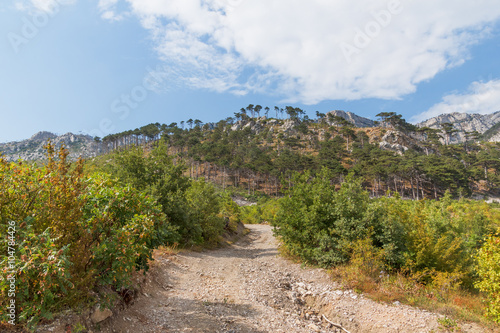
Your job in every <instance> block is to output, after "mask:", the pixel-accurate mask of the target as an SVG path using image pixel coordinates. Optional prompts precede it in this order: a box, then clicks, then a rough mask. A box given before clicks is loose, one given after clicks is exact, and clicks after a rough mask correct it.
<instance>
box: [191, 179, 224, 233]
mask: <svg viewBox="0 0 500 333" xmlns="http://www.w3.org/2000/svg"><path fill="white" fill-rule="evenodd" d="M186 200H187V204H188V212H189V221H190V226H191V228H193V229H194V230H195V232H193V234H194V235H196V236H195V237H194V238H193V239H194V240H195V241H196V242H198V243H203V242H208V243H214V242H217V241H218V240H219V236H220V235H221V234H222V232H223V231H224V227H225V221H224V218H223V217H222V216H220V212H221V209H222V200H221V197H220V196H219V195H218V194H217V193H216V192H215V188H214V187H213V186H212V185H211V184H207V183H206V182H205V181H204V180H193V181H191V186H190V187H189V188H188V189H187V191H186Z"/></svg>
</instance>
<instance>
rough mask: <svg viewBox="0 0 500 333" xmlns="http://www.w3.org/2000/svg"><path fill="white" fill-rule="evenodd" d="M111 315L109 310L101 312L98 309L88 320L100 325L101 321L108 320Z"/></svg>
mask: <svg viewBox="0 0 500 333" xmlns="http://www.w3.org/2000/svg"><path fill="white" fill-rule="evenodd" d="M112 315H113V312H111V310H110V309H104V310H101V309H100V308H97V309H96V310H95V311H94V313H93V314H92V316H90V320H92V322H93V323H94V324H97V323H100V322H101V321H104V320H106V319H108V318H109V317H111V316H112Z"/></svg>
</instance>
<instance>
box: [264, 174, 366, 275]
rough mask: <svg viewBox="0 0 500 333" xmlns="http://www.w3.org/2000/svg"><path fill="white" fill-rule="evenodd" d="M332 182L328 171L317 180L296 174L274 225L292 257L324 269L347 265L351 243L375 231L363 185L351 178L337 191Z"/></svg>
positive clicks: (281, 202)
mask: <svg viewBox="0 0 500 333" xmlns="http://www.w3.org/2000/svg"><path fill="white" fill-rule="evenodd" d="M330 179H331V177H330V175H329V172H328V171H327V170H326V169H324V170H323V171H322V172H321V174H320V176H319V177H316V178H310V174H309V173H307V172H306V173H305V174H302V175H299V174H296V175H295V176H294V178H293V180H292V183H293V187H292V188H291V189H290V190H289V191H288V193H287V194H286V196H285V197H284V198H283V199H281V200H280V210H279V212H278V214H277V216H276V219H275V222H274V226H275V227H276V228H275V233H276V235H278V236H280V238H281V240H282V242H283V244H284V246H285V247H286V248H287V250H288V251H289V252H290V253H291V254H292V255H295V256H298V257H301V258H303V259H304V260H306V261H307V262H311V263H317V264H320V265H322V266H329V265H337V264H341V263H345V262H347V261H348V260H349V258H350V256H351V250H350V249H351V248H352V247H351V243H352V242H354V241H357V240H359V239H364V238H366V237H367V236H369V235H370V234H371V231H372V229H373V225H372V221H371V220H370V219H368V218H367V215H366V212H367V208H368V204H369V196H368V193H367V192H366V191H364V190H363V189H362V188H361V181H360V180H356V179H354V178H353V177H352V176H349V177H348V178H347V179H346V182H344V183H343V184H342V187H341V189H340V190H339V191H335V188H334V186H331V185H330Z"/></svg>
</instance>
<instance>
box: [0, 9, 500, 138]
mask: <svg viewBox="0 0 500 333" xmlns="http://www.w3.org/2000/svg"><path fill="white" fill-rule="evenodd" d="M499 21H500V6H499V5H498V0H477V1H470V0H467V1H466V0H432V1H431V0H420V1H417V0H401V1H399V0H357V1H348V0H307V1H306V0H4V1H2V2H1V3H0V112H1V115H2V118H1V119H2V120H1V122H0V142H5V141H12V140H20V139H24V138H28V137H30V136H31V135H32V134H34V133H35V132H37V131H41V130H48V131H52V132H56V133H59V134H63V133H65V132H69V131H71V132H74V133H79V132H82V133H89V134H91V135H97V136H101V137H102V136H104V135H107V134H110V133H115V132H119V131H123V130H127V129H131V128H136V127H139V126H142V125H145V124H148V123H151V122H160V123H171V122H180V121H181V120H186V119H189V118H193V119H196V118H198V119H201V120H202V121H204V122H209V121H218V120H220V119H223V118H226V117H229V116H232V115H233V113H234V112H237V111H238V110H239V109H240V108H241V107H245V106H247V105H248V104H250V103H251V104H260V105H262V106H269V107H270V108H271V109H274V106H280V107H284V106H286V105H293V106H297V107H301V108H302V109H304V110H306V111H308V114H309V115H310V116H311V117H312V116H314V114H315V111H320V112H327V111H330V110H335V109H340V110H346V111H352V112H354V113H356V114H358V115H361V116H364V117H368V118H372V119H375V118H376V117H375V115H376V114H378V113H379V112H382V111H385V112H397V113H400V114H402V115H403V117H404V118H405V119H407V120H409V121H412V122H417V121H420V120H424V119H426V118H429V117H432V116H436V115H439V114H442V113H447V112H471V113H491V112H494V111H497V110H500V60H499V55H500V24H499Z"/></svg>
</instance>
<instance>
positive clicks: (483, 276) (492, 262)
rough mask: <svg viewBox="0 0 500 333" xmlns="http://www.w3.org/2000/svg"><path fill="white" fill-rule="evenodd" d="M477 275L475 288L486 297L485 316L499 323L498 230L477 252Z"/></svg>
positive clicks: (499, 235) (499, 261)
mask: <svg viewBox="0 0 500 333" xmlns="http://www.w3.org/2000/svg"><path fill="white" fill-rule="evenodd" d="M477 273H478V275H479V278H480V281H479V282H477V283H476V286H477V287H478V288H479V289H480V290H481V291H483V292H485V293H486V294H487V295H488V310H487V315H488V316H490V317H491V318H492V319H493V320H495V321H496V322H499V323H500V230H499V231H498V232H497V233H496V234H494V235H491V236H490V237H488V239H487V240H486V243H485V244H484V245H483V247H482V248H481V250H480V251H479V255H478V265H477Z"/></svg>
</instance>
